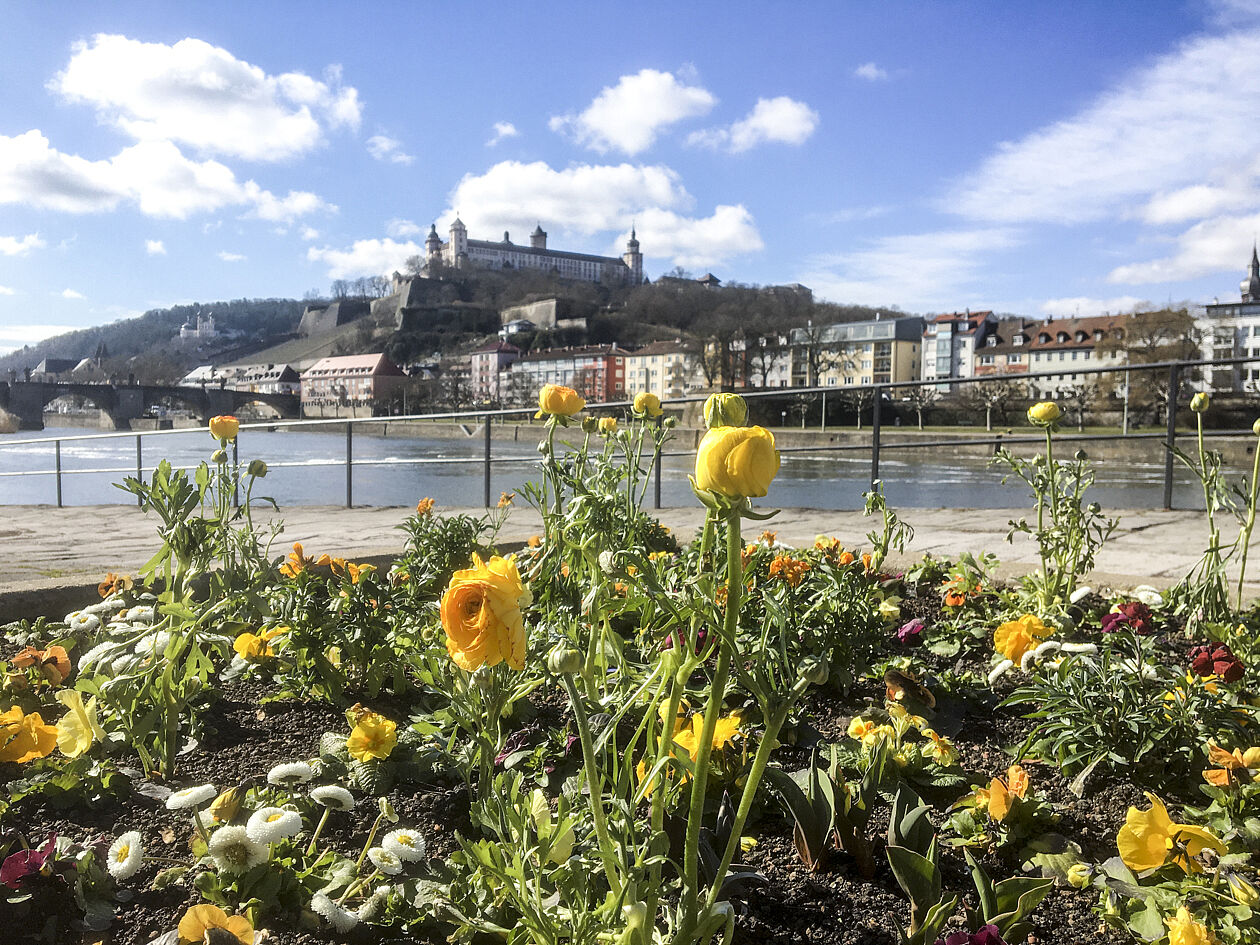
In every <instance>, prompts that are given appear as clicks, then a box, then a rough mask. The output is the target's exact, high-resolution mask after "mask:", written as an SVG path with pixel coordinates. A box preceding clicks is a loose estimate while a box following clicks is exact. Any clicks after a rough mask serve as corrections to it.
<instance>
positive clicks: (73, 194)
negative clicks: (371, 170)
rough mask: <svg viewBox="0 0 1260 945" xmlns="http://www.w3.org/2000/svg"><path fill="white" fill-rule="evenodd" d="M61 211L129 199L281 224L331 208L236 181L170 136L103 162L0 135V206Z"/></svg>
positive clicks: (168, 209) (149, 212)
mask: <svg viewBox="0 0 1260 945" xmlns="http://www.w3.org/2000/svg"><path fill="white" fill-rule="evenodd" d="M5 203H16V204H25V205H27V206H32V207H37V208H40V209H48V210H59V211H62V212H64V213H99V212H103V211H106V210H113V209H114V208H116V207H117V206H118V205H119V204H122V203H134V204H135V205H136V206H137V207H138V208H139V210H140V212H141V213H143V214H145V215H146V216H151V217H174V218H176V219H181V220H182V219H185V218H187V217H189V216H191V215H192V214H194V213H202V212H208V211H213V210H218V209H220V208H222V207H226V206H242V205H243V206H245V207H246V208H247V210H248V213H247V215H249V216H255V217H260V218H262V219H265V220H270V221H287V220H290V219H292V218H293V217H295V216H299V215H302V214H306V213H312V212H314V211H316V210H327V211H332V210H335V209H336V208H335V207H332V206H330V205H329V204H326V203H324V201H323V200H321V199H320V198H319V197H317V196H316V195H315V194H310V193H306V192H303V191H290V192H289V193H288V194H287V195H285V196H284V197H277V196H276V195H275V194H273V193H271V192H270V191H268V190H263V189H262V188H261V187H259V186H258V185H257V184H256V183H254V182H253V181H252V180H249V181H245V182H244V183H241V182H240V181H238V180H237V179H236V175H235V174H233V173H232V170H231V169H230V168H228V167H227V166H226V165H224V164H221V163H219V162H218V161H213V160H207V161H194V160H191V159H189V158H187V157H185V156H184V155H183V154H182V153H181V152H180V150H179V148H177V147H176V146H175V145H174V144H172V143H171V142H169V141H142V142H140V143H139V144H134V145H132V146H130V147H128V148H124V149H123V150H122V151H120V152H118V154H116V155H114V156H113V157H112V158H110V159H109V160H106V161H90V160H87V159H85V158H82V157H79V156H78V155H71V154H65V153H63V152H61V151H58V150H57V149H56V148H54V147H52V145H51V144H50V143H49V141H48V139H47V138H45V137H44V136H43V135H42V134H41V133H40V132H39V131H38V130H32V131H28V132H25V133H24V134H20V135H17V136H15V137H8V136H5V135H0V204H5Z"/></svg>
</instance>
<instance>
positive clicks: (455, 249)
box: [447, 214, 468, 269]
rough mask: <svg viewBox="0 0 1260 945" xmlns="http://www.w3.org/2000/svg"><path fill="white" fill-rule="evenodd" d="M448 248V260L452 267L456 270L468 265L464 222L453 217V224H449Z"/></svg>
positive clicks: (466, 236)
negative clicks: (449, 237) (449, 238)
mask: <svg viewBox="0 0 1260 945" xmlns="http://www.w3.org/2000/svg"><path fill="white" fill-rule="evenodd" d="M447 245H448V246H449V248H450V253H451V256H450V259H449V260H448V261H449V262H450V264H451V265H452V266H455V267H456V268H457V269H458V268H462V267H464V266H467V265H468V227H466V226H464V221H463V220H461V219H460V218H459V215H458V214H456V215H455V222H454V223H452V224H451V240H450V243H448V244H447Z"/></svg>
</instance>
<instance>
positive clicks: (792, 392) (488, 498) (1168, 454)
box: [0, 357, 1260, 509]
mask: <svg viewBox="0 0 1260 945" xmlns="http://www.w3.org/2000/svg"><path fill="white" fill-rule="evenodd" d="M1257 362H1260V357H1241V358H1218V359H1213V360H1201V361H1162V362H1156V363H1151V364H1129V365H1114V366H1107V367H1092V368H1083V367H1074V368H1070V369H1063V370H1057V371H1036V372H1026V373H1014V374H1012V373H1005V374H984V375H980V376H978V377H951V378H938V379H933V380H926V381H923V380H920V381H891V382H884V383H878V384H862V385H856V384H855V385H845V386H844V387H834V386H825V387H822V386H820V387H794V388H788V387H779V388H756V389H752V388H749V389H740V390H739V391H738V393H739V394H740V395H741V396H742V397H744V398H745V399H747V400H760V399H771V398H777V399H783V398H794V399H797V400H799V399H800V398H802V397H810V396H820V397H822V398H823V404H824V410H823V424H824V428H825V423H826V409H825V403H826V401H825V398H826V395H827V394H829V393H830V394H832V395H835V394H841V395H852V394H854V393H855V392H858V391H865V392H869V394H870V408H869V409H870V411H871V424H870V426H869V427H868V428H867V429H868V432H869V437H870V439H869V442H865V443H840V444H833V445H811V446H796V447H782V446H781V447H780V448H779V452H780V453H787V454H795V453H844V452H869V453H870V480H871V482H872V483H874V482H875V481H876V480H878V479H879V478H880V456H881V453H882V452H885V451H888V450H915V449H928V448H939V447H943V446H949V447H960V446H961V447H968V446H973V447H991V448H994V449H996V447H997V446H999V445H1016V444H1030V443H1040V442H1042V437H1041V436H1039V435H1037V436H1032V435H1030V436H1004V435H1003V434H1001V433H999V434H996V435H993V434H987V435H985V436H958V437H943V438H936V439H920V438H917V437H916V438H915V439H913V440H904V441H898V442H886V441H884V439H883V428H884V426H885V424H884V423H883V417H882V414H883V410H884V407H885V405H886V403H891V402H892V401H891V399H889V397H888V395H889V393H890V392H894V391H897V390H903V389H908V388H921V387H935V388H938V389H939V388H942V387H947V388H951V389H952V388H955V387H959V386H963V385H968V384H989V383H999V382H1005V383H1009V382H1012V381H1017V382H1023V383H1028V384H1036V383H1037V382H1038V381H1039V380H1042V379H1048V378H1054V377H1065V376H1068V375H1082V374H1087V375H1113V374H1121V375H1127V374H1131V373H1133V372H1142V371H1166V372H1167V385H1168V387H1167V393H1166V396H1165V399H1164V401H1165V402H1164V405H1163V409H1164V412H1165V414H1166V420H1167V425H1166V429H1165V431H1164V432H1163V433H1128V432H1124V433H1114V434H1112V433H1104V434H1063V435H1061V436H1060V437H1059V439H1060V440H1061V441H1063V442H1090V441H1093V442H1098V441H1113V440H1161V441H1162V442H1163V445H1164V447H1165V451H1164V452H1165V455H1164V474H1163V490H1164V494H1163V498H1164V508H1165V509H1171V508H1172V499H1173V478H1174V469H1175V464H1174V453H1173V447H1174V446H1175V445H1176V441H1177V437H1178V436H1184V435H1186V434H1185V433H1178V431H1177V428H1176V424H1177V414H1178V402H1179V400H1180V399H1181V397H1180V395H1181V394H1182V391H1181V379H1182V377H1183V376H1184V375H1183V372H1186V371H1188V370H1193V369H1196V368H1204V367H1222V366H1227V365H1239V364H1251V363H1257ZM707 396H708V395H707V394H699V395H695V396H686V397H678V398H671V399H670V400H669V401H668V402H667V406H669V407H676V406H678V405H681V404H689V403H699V402H702V401H704V400H705V399H706V398H707ZM632 405H633V402H632V401H629V400H626V401H614V402H608V403H599V404H591V405H590V406H591V407H592V408H595V409H599V410H626V409H629V408H630V407H631V406H632ZM536 409H537V408H536V407H509V408H502V409H494V410H474V411H445V412H440V413H425V414H408V415H398V416H380V417H340V418H330V419H323V418H321V419H309V420H265V421H260V422H257V423H243V424H241V427H240V429H241V430H242V431H250V430H267V431H274V430H277V429H281V428H315V427H323V428H327V427H329V426H342V427H344V431H345V451H344V458H343V459H333V458H329V459H321V460H305V461H301V462H285V461H277V462H268V464H267V465H268V467H270V468H278V469H279V468H313V467H327V466H343V467H344V469H345V492H346V500H345V506H346V508H352V507H353V505H354V468H355V467H356V466H361V467H362V466H383V465H395V466H407V465H414V466H430V465H431V466H438V465H461V464H462V465H473V464H480V465H481V467H482V480H483V499H484V503H485V506H486V507H487V508H489V507H491V505H492V504H493V501H492V490H491V472H492V469H493V467H494V465H496V464H501V463H520V462H528V461H531V460H534V459H535V458H536V454H535V453H531V454H525V455H520V456H497V457H496V456H495V455H494V453H493V442H494V441H493V436H492V427H491V424H492V423H493V422H494V421H496V420H499V421H503V420H508V419H510V418H514V417H521V416H525V417H530V416H532V415H533V414H534V413H535V412H536ZM860 409H861V408H860V407H859V411H860ZM442 421H452V422H460V423H467V422H473V423H477V424H479V425H480V426H481V428H482V444H483V445H482V455H481V456H480V457H439V458H398V457H392V458H389V459H371V458H368V459H355V458H354V430H355V427H357V426H360V425H363V424H384V425H389V424H393V423H406V422H412V423H414V422H442ZM204 429H205V428H204V427H195V428H188V427H185V428H179V429H171V430H145V431H131V432H125V431H123V432H114V433H87V434H82V435H78V436H56V437H23V438H20V439H6V438H3V437H0V450H2V449H4V448H6V447H18V446H22V447H25V446H29V445H32V444H38V443H51V444H52V445H53V463H54V465H53V468H52V469H34V470H17V471H4V472H0V479H4V478H10V477H21V476H52V477H53V480H54V483H55V494H56V502H57V507H58V508H61V507H62V506H63V493H62V479H63V477H64V476H69V475H86V474H117V473H132V472H134V473H135V475H136V478H137V479H143V478H144V439H145V438H146V437H151V438H157V437H163V436H179V435H185V436H186V435H188V434H190V433H194V432H197V431H202V432H204ZM902 432H904V431H902ZM1212 436H1214V437H1243V436H1248V437H1253V436H1255V434H1253V433H1252V432H1251V431H1250V430H1237V431H1228V430H1222V431H1213V432H1212ZM126 438H134V440H135V447H136V462H135V468H134V469H132V468H131V467H97V468H75V469H66V468H64V467H63V465H62V451H61V445H62V443H63V442H82V441H90V440H117V439H126ZM237 449H238V446H237V443H236V442H235V441H234V442H233V461H234V462H236V461H237V459H238V452H237ZM692 455H694V453H693V451H691V450H684V451H662V453H661V458H662V459H666V458H676V457H689V456H692ZM662 465H663V463H661V462H657V463H656V464H655V468H654V471H653V501H654V506H655V508H658V509H659V508H660V507H661V477H662V473H661V468H662ZM176 468H181V469H185V470H188V469H193V468H195V467H193V466H182V467H176ZM139 501H140V500H139V499H137V502H139ZM236 501H237V503H239V496H237V497H236Z"/></svg>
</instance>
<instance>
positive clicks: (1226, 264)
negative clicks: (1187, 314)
mask: <svg viewBox="0 0 1260 945" xmlns="http://www.w3.org/2000/svg"><path fill="white" fill-rule="evenodd" d="M1258 232H1260V213H1253V214H1248V215H1246V216H1217V217H1211V218H1209V219H1207V220H1201V221H1200V222H1198V223H1196V224H1195V225H1194V226H1192V227H1190V228H1189V229H1188V230H1186V231H1185V232H1183V233H1181V234H1179V235H1178V236H1177V237H1176V247H1177V249H1176V252H1175V253H1173V254H1172V255H1171V256H1166V257H1164V258H1162V259H1153V260H1149V261H1146V262H1136V263H1129V264H1127V265H1124V266H1117V267H1116V268H1115V269H1113V270H1112V271H1111V272H1110V273H1108V274H1107V281H1108V282H1114V283H1123V284H1127V285H1150V284H1152V283H1159V282H1178V281H1181V280H1184V279H1194V278H1197V277H1199V276H1203V275H1207V274H1209V273H1214V272H1221V271H1230V270H1233V271H1235V272H1240V271H1242V270H1243V269H1244V268H1245V267H1246V264H1247V254H1246V250H1247V249H1250V248H1251V246H1252V244H1253V242H1254V240H1255V237H1256V233H1258Z"/></svg>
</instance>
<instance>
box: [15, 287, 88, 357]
mask: <svg viewBox="0 0 1260 945" xmlns="http://www.w3.org/2000/svg"><path fill="white" fill-rule="evenodd" d="M11 294H12V292H11V291H10V292H4V291H3V290H0V295H11ZM81 327H82V326H81V325H0V354H6V353H8V352H9V351H13V350H15V349H17V348H20V347H22V345H33V344H35V343H36V342H38V341H43V340H44V339H45V338H51V337H53V336H54V335H64V334H65V333H66V332H68V331H74V330H75V329H76V328H81Z"/></svg>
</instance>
